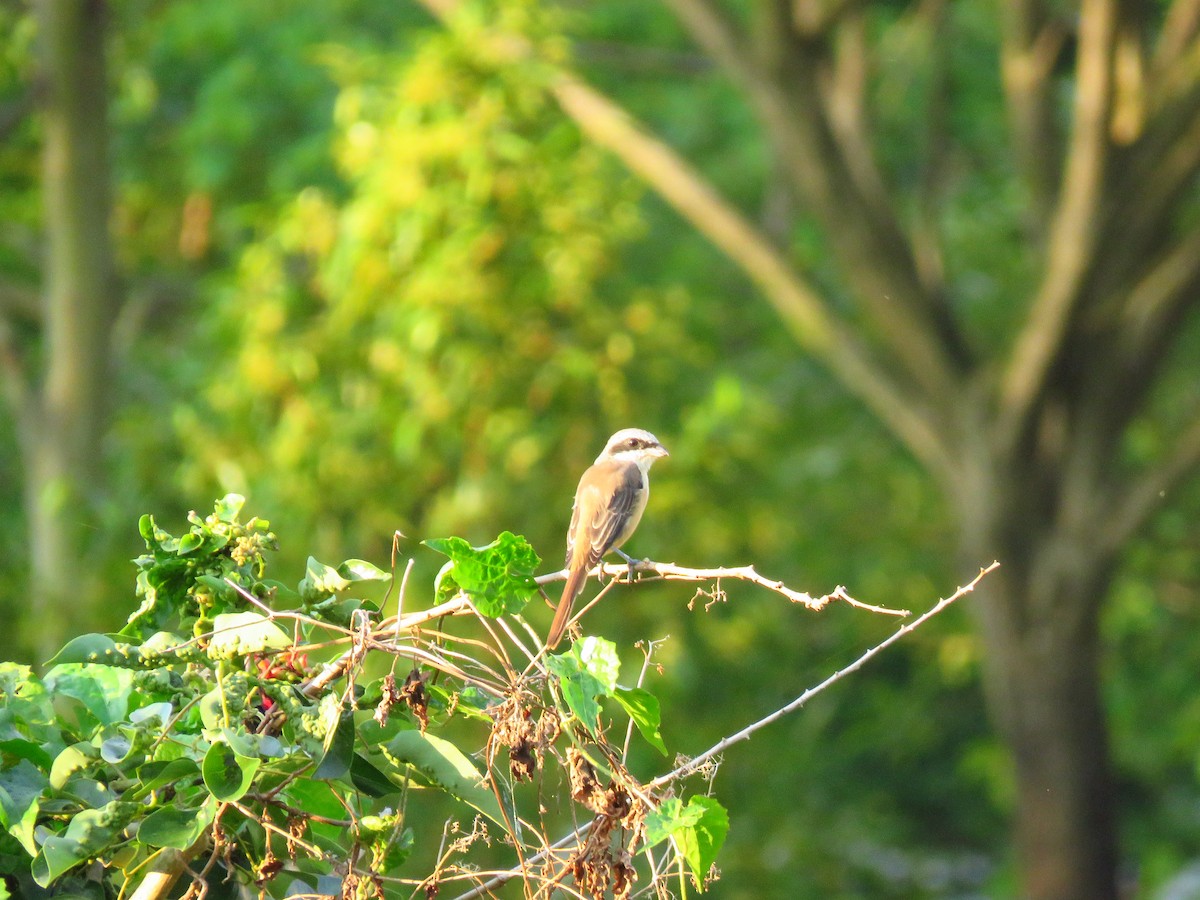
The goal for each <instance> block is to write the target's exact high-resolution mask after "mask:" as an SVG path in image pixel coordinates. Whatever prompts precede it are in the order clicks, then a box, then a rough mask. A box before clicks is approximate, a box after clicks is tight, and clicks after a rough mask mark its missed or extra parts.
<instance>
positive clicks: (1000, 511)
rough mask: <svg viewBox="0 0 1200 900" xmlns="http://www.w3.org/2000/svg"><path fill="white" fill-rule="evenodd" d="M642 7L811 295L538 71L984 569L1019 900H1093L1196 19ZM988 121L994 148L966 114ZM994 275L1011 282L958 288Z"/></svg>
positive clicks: (1174, 338) (782, 256)
mask: <svg viewBox="0 0 1200 900" xmlns="http://www.w3.org/2000/svg"><path fill="white" fill-rule="evenodd" d="M666 5H667V6H669V7H670V8H671V9H672V10H673V11H674V12H675V14H676V15H677V16H678V17H679V20H680V21H681V22H682V23H683V24H684V26H685V27H686V29H687V30H688V31H689V33H690V34H691V35H692V36H693V38H694V39H695V40H696V41H697V42H698V43H699V44H700V45H701V46H702V47H703V48H704V49H705V50H706V51H707V52H708V53H709V54H710V55H711V56H712V58H713V59H714V60H715V61H717V62H718V63H719V64H720V65H721V66H722V67H723V68H724V69H725V70H726V71H727V72H728V73H729V75H730V76H731V77H732V78H733V80H734V81H735V83H736V84H737V85H738V87H739V88H740V89H741V91H742V92H743V93H744V95H745V97H746V99H747V101H748V102H749V104H750V105H751V107H752V108H753V109H754V111H755V113H756V115H757V117H758V119H759V122H760V124H761V127H762V129H763V133H764V135H765V137H766V140H767V142H768V144H769V145H770V148H771V152H772V155H773V157H774V159H775V160H777V165H778V174H779V177H780V179H781V180H782V181H783V182H784V184H786V187H787V189H788V190H789V191H790V192H792V193H794V196H795V198H796V199H797V202H798V203H799V204H800V205H802V206H803V211H804V216H805V218H806V220H811V221H812V222H814V223H815V224H816V225H817V227H818V228H819V246H820V247H821V249H822V251H823V252H824V253H827V254H828V256H829V258H830V260H831V263H832V265H830V266H828V267H823V268H822V269H821V271H820V273H819V274H820V275H821V276H825V277H828V276H832V277H831V278H830V280H829V281H827V282H825V283H821V284H818V282H817V280H816V279H815V276H816V275H817V274H818V273H816V272H813V271H811V269H809V270H808V271H806V267H804V266H803V265H797V264H796V262H795V260H796V259H799V258H801V257H798V256H793V255H792V254H790V253H787V252H783V251H780V250H779V249H778V248H777V246H776V245H775V243H774V242H773V241H772V240H771V239H770V237H769V236H768V234H767V233H766V232H765V231H764V230H763V229H762V228H760V227H757V226H755V225H754V224H752V223H751V222H749V221H747V219H746V218H744V217H743V216H742V215H741V214H739V213H738V212H737V211H736V210H734V209H733V208H732V207H731V206H729V205H728V204H727V203H726V202H725V201H723V200H722V199H721V197H720V196H719V195H718V194H717V193H716V192H715V191H714V190H713V188H712V187H711V185H710V184H709V183H708V182H706V180H705V179H704V177H703V176H701V175H699V174H698V173H696V172H695V171H694V170H693V169H691V168H690V167H689V166H688V165H687V164H686V163H684V162H683V161H682V160H680V159H679V158H678V157H677V156H676V155H674V154H673V153H672V152H671V151H670V150H669V149H667V148H666V147H665V146H664V145H662V144H661V143H659V142H658V141H656V140H655V139H653V138H651V137H649V136H648V135H647V134H646V133H645V132H644V131H642V130H640V129H639V128H638V127H637V126H636V125H635V124H634V123H633V122H631V121H630V120H629V119H628V118H627V117H626V116H625V115H623V113H622V111H621V110H620V109H619V108H617V107H615V106H614V105H613V104H612V103H611V102H610V101H608V100H607V99H606V98H604V97H603V96H601V95H599V94H597V93H596V92H595V91H593V90H591V89H590V88H589V87H587V86H586V85H585V84H583V83H582V82H580V81H578V80H577V79H575V78H573V77H572V76H571V75H570V74H568V73H566V72H565V71H564V72H561V73H560V74H559V76H558V78H557V79H556V80H554V81H553V82H552V85H553V90H554V92H555V94H556V96H557V97H558V99H559V102H560V103H561V105H562V107H563V108H564V110H565V111H566V112H567V113H568V114H569V115H571V116H572V117H573V118H575V120H576V121H577V122H578V123H579V124H580V126H581V128H582V129H583V130H584V131H585V132H587V133H588V134H589V135H590V136H592V137H593V138H594V139H595V140H596V141H597V142H598V143H599V144H602V145H604V146H607V147H609V148H610V149H612V150H613V151H614V152H615V153H616V154H617V155H618V156H620V157H621V158H622V159H623V160H624V161H625V162H626V163H627V164H628V165H629V166H630V167H631V168H632V169H633V170H634V171H636V172H637V173H638V174H639V175H641V176H642V177H643V178H644V179H646V181H647V182H648V183H649V184H651V185H652V186H653V187H654V188H655V189H656V190H658V191H659V192H660V193H661V194H662V195H663V196H664V197H665V198H666V199H667V200H668V201H669V202H671V203H672V204H673V205H674V206H675V207H676V209H677V210H678V211H679V212H680V213H681V214H682V215H683V216H684V217H686V218H687V219H688V220H689V221H691V222H692V223H693V224H694V226H695V227H696V228H698V229H699V230H701V231H702V232H703V233H705V234H706V235H707V236H708V237H709V238H710V240H712V241H713V242H714V243H715V244H717V245H718V246H719V247H720V248H721V249H722V250H724V251H725V252H726V253H727V254H728V255H729V256H730V257H731V258H732V259H733V260H734V261H735V262H736V263H738V264H739V265H740V266H741V267H742V268H743V269H744V270H745V272H746V273H747V274H748V275H749V277H750V278H752V279H753V280H754V281H755V282H756V283H757V285H758V286H759V288H760V290H761V291H762V293H763V296H764V297H765V298H766V299H768V300H769V302H770V303H771V304H772V305H773V306H774V308H775V309H776V311H777V312H778V314H779V315H780V316H781V318H782V319H783V321H784V322H785V324H786V325H787V326H788V328H789V330H790V331H791V333H792V334H793V336H794V337H795V339H796V340H797V342H798V343H799V344H800V345H801V346H802V347H803V348H804V349H805V350H806V351H807V352H810V353H813V354H814V355H816V356H817V357H818V358H820V359H821V360H822V361H823V362H824V363H825V365H826V366H827V367H828V368H829V369H830V370H831V371H832V372H833V373H834V374H835V375H836V376H837V377H838V378H839V379H840V380H841V381H842V383H843V384H844V385H845V386H846V388H847V389H849V390H850V391H852V392H853V393H854V394H856V395H857V396H858V397H859V398H860V399H861V400H862V401H863V402H864V403H865V404H866V405H867V406H868V407H869V408H870V409H871V410H872V411H873V412H874V413H875V415H876V416H878V418H879V419H880V421H881V422H883V423H884V424H885V425H886V427H887V428H888V429H889V430H890V431H891V432H892V433H893V434H894V435H895V436H896V438H897V439H898V440H900V441H901V442H902V443H903V444H904V445H905V446H906V447H907V448H908V449H909V451H910V452H911V453H912V454H913V455H914V456H915V457H916V458H917V459H919V460H920V461H921V463H922V464H923V465H924V467H925V468H926V469H927V471H928V472H929V473H930V474H931V475H932V476H933V477H934V478H935V479H936V481H937V482H938V484H939V485H940V487H941V488H942V492H943V494H944V497H945V500H946V503H947V505H948V507H949V508H950V509H951V510H952V511H953V513H954V515H955V517H956V519H957V521H958V525H959V534H960V540H959V546H960V552H961V553H962V556H963V558H964V559H965V560H968V561H970V562H971V563H978V562H980V561H986V560H990V559H991V558H993V557H995V558H998V559H1000V560H1001V561H1002V562H1003V563H1004V568H1003V569H1002V570H1001V573H1000V577H999V578H997V579H995V580H993V581H992V582H991V584H989V585H988V586H987V589H986V590H985V592H984V597H983V599H982V602H981V603H979V604H978V606H977V609H978V610H979V611H980V625H981V631H982V635H983V639H984V641H985V644H986V647H987V679H986V683H987V686H988V697H989V701H990V707H991V710H992V714H993V717H994V720H995V722H996V725H997V727H998V729H999V730H1000V732H1001V734H1002V735H1003V736H1004V738H1005V740H1006V742H1007V743H1008V746H1009V748H1010V750H1011V752H1012V757H1013V760H1014V763H1015V767H1016V776H1017V786H1018V796H1017V838H1018V846H1019V850H1020V854H1021V859H1022V865H1023V882H1024V891H1025V893H1026V894H1027V895H1028V896H1030V897H1034V898H1056V900H1062V898H1102V897H1115V896H1116V894H1117V849H1116V825H1115V817H1114V789H1113V782H1112V775H1111V772H1110V762H1109V754H1108V733H1107V729H1106V726H1105V718H1104V709H1103V704H1102V702H1101V697H1100V684H1099V675H1100V663H1101V653H1100V642H1099V622H1100V612H1101V610H1102V608H1103V600H1104V598H1105V597H1106V596H1107V594H1108V593H1109V588H1110V585H1111V584H1112V580H1113V575H1114V572H1115V570H1116V568H1117V566H1118V562H1119V558H1120V555H1121V553H1122V551H1123V550H1124V548H1125V547H1126V546H1127V545H1128V543H1129V541H1130V539H1131V537H1132V536H1133V535H1134V534H1136V533H1137V532H1138V531H1139V530H1140V529H1141V528H1142V526H1143V525H1144V524H1145V523H1146V521H1147V520H1148V519H1149V518H1150V516H1151V515H1152V514H1153V513H1154V512H1156V511H1157V509H1158V508H1159V507H1160V506H1161V505H1162V504H1163V502H1164V498H1169V497H1172V496H1174V493H1175V491H1174V489H1175V488H1176V486H1178V485H1179V484H1180V483H1181V482H1182V481H1183V480H1184V479H1185V478H1187V477H1188V476H1190V475H1191V474H1192V472H1193V470H1194V469H1195V467H1196V465H1197V463H1200V414H1198V410H1197V409H1196V407H1195V403H1196V401H1197V398H1196V396H1195V390H1194V379H1195V371H1194V366H1189V364H1188V356H1187V355H1186V354H1184V353H1172V351H1173V350H1175V349H1176V348H1177V347H1178V345H1179V344H1180V343H1181V341H1183V340H1185V339H1188V338H1191V339H1194V337H1195V334H1194V331H1195V325H1196V316H1195V315H1194V313H1195V310H1196V307H1197V304H1196V298H1197V297H1198V296H1200V230H1198V229H1197V227H1196V224H1195V220H1196V211H1197V210H1196V205H1195V193H1194V190H1195V183H1196V174H1197V171H1198V170H1200V141H1197V140H1196V133H1197V129H1198V128H1200V79H1198V78H1197V77H1196V68H1195V59H1196V53H1197V48H1198V46H1200V44H1198V40H1200V17H1198V16H1197V15H1196V6H1195V4H1193V3H1188V2H1178V3H1174V4H1169V5H1166V6H1163V7H1158V6H1153V5H1149V4H1137V3H1117V2H1112V0H1085V2H1083V3H1082V4H1079V5H1078V7H1077V8H1076V7H1075V6H1072V7H1071V9H1070V10H1068V9H1065V8H1062V7H1061V6H1059V5H1056V4H1050V3H1041V2H1036V0H1029V2H1021V3H1014V4H1008V5H1006V6H1004V7H1003V10H1002V11H1001V13H1000V15H999V17H998V18H997V19H995V20H993V19H992V16H991V14H990V13H989V12H986V11H983V10H981V9H980V7H979V5H978V4H963V5H957V6H954V5H951V4H947V3H944V2H936V0H934V2H923V3H913V4H887V5H881V6H879V7H865V6H863V5H860V4H854V3H838V2H832V3H827V2H822V0H798V2H792V0H761V2H758V3H756V4H754V5H753V7H752V8H750V9H748V10H739V14H738V15H734V14H732V12H731V11H727V10H726V9H725V8H724V7H723V6H722V5H720V4H718V3H716V2H711V0H666ZM427 6H429V7H430V8H431V9H433V10H435V11H437V12H439V13H442V14H445V13H446V12H447V11H448V10H450V9H452V8H453V7H454V4H453V3H448V2H434V0H428V2H427ZM742 13H744V15H742ZM1076 13H1077V14H1078V17H1077V18H1074V16H1075V14H1076ZM509 46H510V49H511V50H512V52H514V53H520V52H525V51H524V50H523V49H521V48H519V47H517V46H516V45H513V44H510V45H509ZM980 59H992V60H995V62H996V63H997V66H998V70H999V74H1000V78H998V79H996V81H995V83H994V84H992V83H990V82H988V83H986V84H981V83H980V81H981V79H980V75H979V72H980V68H981V67H980ZM989 89H990V90H991V96H992V98H993V99H992V100H988V99H987V98H988V93H989ZM981 98H982V99H981ZM989 102H992V103H996V104H998V103H1000V102H1003V104H1004V110H1005V111H1006V112H1007V122H1008V128H1007V133H1003V132H1001V131H999V130H997V129H990V128H988V127H987V126H988V125H989V124H990V123H991V122H996V121H1003V119H1000V118H999V117H996V116H987V117H984V116H979V117H975V116H974V115H973V114H974V113H976V112H977V110H978V109H979V107H978V106H977V105H973V104H980V103H983V104H985V105H986V104H987V103H989ZM898 103H903V104H904V105H905V107H906V108H905V112H904V114H903V115H898V106H897V104H898ZM914 105H915V106H916V108H917V109H918V110H919V111H920V112H921V113H922V114H920V115H913V114H912V113H913V106H914ZM987 142H992V147H991V149H992V150H993V151H994V148H995V147H1006V148H1008V152H1007V153H1001V154H997V153H995V152H988V147H987ZM1010 154H1011V155H1010ZM964 216H968V217H971V218H973V219H975V220H976V221H973V222H970V223H968V224H966V225H963V224H960V223H959V219H960V218H961V217H964ZM1011 257H1015V258H1016V259H1017V260H1018V265H1016V266H1013V267H1011V268H1010V269H1009V270H1008V271H1004V272H1003V274H1004V276H1005V277H1006V278H1011V279H1012V283H1000V282H999V281H998V280H994V281H991V282H990V283H989V282H987V281H986V280H985V281H984V282H983V283H982V284H981V280H980V279H981V275H982V276H983V277H984V279H986V278H987V277H988V275H989V274H990V273H992V272H994V271H995V270H996V268H997V266H996V263H997V262H998V261H1000V260H1005V261H1006V262H1007V260H1008V259H1009V258H1011ZM1003 268H1007V267H1002V271H1003ZM991 277H992V278H995V275H992V276H991ZM822 281H824V277H823V278H822ZM1022 297H1027V298H1028V301H1027V302H1024V303H1022V302H1021V298H1022ZM1022 311H1023V312H1022ZM1172 363H1174V364H1173V365H1172ZM1188 385H1191V387H1188ZM1181 386H1182V387H1181ZM1180 421H1183V422H1185V423H1189V424H1186V425H1184V426H1183V427H1182V428H1180V427H1178V426H1177V425H1176V424H1174V423H1177V422H1180ZM1139 433H1142V434H1145V433H1150V434H1153V435H1154V440H1153V444H1154V447H1153V450H1152V451H1151V452H1150V453H1146V452H1144V450H1143V447H1144V446H1145V442H1138V441H1134V440H1132V439H1131V438H1132V437H1134V436H1136V435H1137V434H1139Z"/></svg>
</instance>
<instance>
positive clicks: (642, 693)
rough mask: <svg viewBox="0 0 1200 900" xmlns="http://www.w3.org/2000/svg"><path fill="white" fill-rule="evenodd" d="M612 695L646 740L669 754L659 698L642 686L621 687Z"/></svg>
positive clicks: (663, 753) (664, 753)
mask: <svg viewBox="0 0 1200 900" xmlns="http://www.w3.org/2000/svg"><path fill="white" fill-rule="evenodd" d="M612 697H613V699H614V700H616V701H617V702H618V703H620V704H621V706H623V707H624V708H625V712H627V713H628V714H629V718H631V719H632V720H633V724H634V725H636V726H637V730H638V731H639V732H640V733H641V735H642V737H644V738H645V739H646V742H647V743H648V744H650V746H651V747H653V748H654V749H655V750H657V751H658V752H659V753H661V754H662V755H663V756H666V755H667V745H666V744H665V743H663V739H662V734H661V733H660V732H659V730H658V729H659V726H661V725H662V712H661V710H660V708H659V705H658V698H657V697H655V696H654V695H653V694H651V693H650V692H649V691H647V690H643V689H642V688H623V687H619V688H617V689H616V690H615V691H613V694H612Z"/></svg>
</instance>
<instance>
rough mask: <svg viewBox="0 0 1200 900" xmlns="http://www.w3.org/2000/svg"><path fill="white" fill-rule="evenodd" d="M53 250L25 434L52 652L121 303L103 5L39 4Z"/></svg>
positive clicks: (38, 589)
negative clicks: (38, 376)
mask: <svg viewBox="0 0 1200 900" xmlns="http://www.w3.org/2000/svg"><path fill="white" fill-rule="evenodd" d="M35 11H36V14H37V22H38V31H39V39H40V41H41V46H40V51H41V57H40V63H41V77H40V80H39V85H38V87H39V99H40V101H41V114H42V126H43V147H42V160H43V176H44V183H43V193H44V212H45V233H46V255H45V260H44V266H43V272H44V287H43V298H42V313H43V326H44V339H45V340H44V354H45V355H44V370H43V371H44V375H43V381H42V385H41V389H40V391H39V392H38V402H37V405H36V409H35V410H33V415H32V417H31V421H30V427H29V428H27V429H26V433H25V434H24V435H23V451H24V458H25V467H26V492H25V502H26V515H27V521H28V523H29V547H30V577H31V591H30V601H31V603H32V605H33V615H32V616H30V621H32V622H34V623H35V627H37V628H38V629H39V632H38V635H37V636H36V638H35V639H36V641H37V644H38V646H37V648H36V649H37V650H38V651H41V652H42V653H43V654H45V653H46V652H47V651H49V650H51V649H53V647H55V646H56V645H57V643H58V640H59V638H60V637H61V636H62V634H63V632H64V629H66V628H68V627H70V623H71V621H72V620H73V619H75V618H77V616H76V613H77V612H78V611H79V608H80V600H81V599H83V597H85V596H86V591H83V590H81V588H82V587H83V586H84V585H85V584H86V581H87V577H86V572H87V566H86V564H85V561H84V559H83V551H84V547H85V546H86V537H87V531H88V519H89V518H90V516H89V513H88V507H89V506H90V504H89V503H88V500H89V498H94V497H96V496H97V495H98V493H99V490H100V478H101V474H102V471H103V468H102V466H101V447H100V444H101V440H102V438H103V434H104V429H105V421H106V413H107V409H106V407H107V402H106V400H107V394H108V388H109V384H110V377H109V352H110V348H109V336H110V331H111V323H112V319H113V315H114V313H115V309H116V303H115V295H116V291H115V277H114V267H113V261H112V252H111V247H110V242H109V233H108V223H109V211H110V207H109V169H108V128H107V121H106V108H107V90H106V81H105V54H104V35H105V19H106V15H105V5H104V3H103V2H102V0H39V2H38V3H36V9H35Z"/></svg>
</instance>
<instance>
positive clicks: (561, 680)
mask: <svg viewBox="0 0 1200 900" xmlns="http://www.w3.org/2000/svg"><path fill="white" fill-rule="evenodd" d="M546 667H547V668H548V669H549V670H550V671H551V672H553V673H554V674H555V675H557V676H558V687H559V692H560V693H561V694H562V698H563V702H565V703H566V704H567V708H568V709H569V710H571V712H572V714H574V716H575V718H577V719H578V720H579V721H580V723H581V724H582V725H583V726H584V727H585V728H586V729H587V730H588V731H589V732H591V733H592V734H593V735H595V734H596V726H597V724H598V722H599V719H600V703H599V701H598V700H597V698H598V697H602V696H605V695H608V694H611V693H612V692H613V691H614V690H615V689H616V684H617V672H618V670H619V668H620V663H619V661H618V660H617V648H616V645H615V644H614V643H613V642H612V641H606V640H604V639H603V638H597V637H587V638H584V639H583V640H582V641H579V642H578V643H575V644H572V645H571V649H570V650H568V651H567V652H566V653H560V654H559V655H557V656H551V657H549V658H548V659H547V660H546Z"/></svg>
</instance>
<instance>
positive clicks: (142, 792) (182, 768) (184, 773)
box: [134, 756, 200, 846]
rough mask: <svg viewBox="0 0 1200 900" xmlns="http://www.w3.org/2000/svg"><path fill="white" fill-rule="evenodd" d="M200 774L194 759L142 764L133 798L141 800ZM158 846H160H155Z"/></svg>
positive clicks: (184, 758)
mask: <svg viewBox="0 0 1200 900" xmlns="http://www.w3.org/2000/svg"><path fill="white" fill-rule="evenodd" d="M199 774H200V767H199V766H198V765H196V761H195V760H194V759H190V758H188V757H186V756H181V757H179V758H178V759H172V760H165V761H164V760H152V761H150V762H148V763H143V764H142V765H141V766H140V767H139V768H138V770H137V776H138V780H139V781H140V784H138V785H137V790H136V793H135V795H134V796H135V797H137V798H141V797H144V796H146V795H147V794H149V793H150V792H151V791H155V790H158V789H159V788H161V787H166V786H167V785H175V784H180V783H182V782H184V781H187V780H189V779H192V778H195V777H196V776H197V775H199ZM155 846H160V845H157V844H156V845H155Z"/></svg>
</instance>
